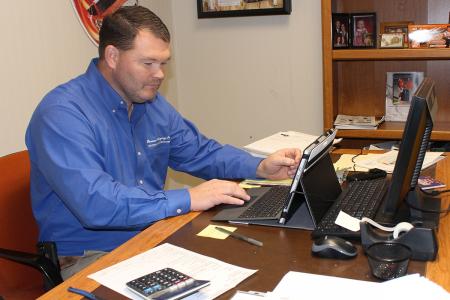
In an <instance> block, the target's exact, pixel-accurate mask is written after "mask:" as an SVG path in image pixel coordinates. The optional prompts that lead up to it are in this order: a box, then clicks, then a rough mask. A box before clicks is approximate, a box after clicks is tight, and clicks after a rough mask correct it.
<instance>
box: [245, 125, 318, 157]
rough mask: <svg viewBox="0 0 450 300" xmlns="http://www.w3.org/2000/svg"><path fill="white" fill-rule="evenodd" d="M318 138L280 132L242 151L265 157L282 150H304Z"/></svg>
mask: <svg viewBox="0 0 450 300" xmlns="http://www.w3.org/2000/svg"><path fill="white" fill-rule="evenodd" d="M318 137H319V136H317V135H311V134H307V133H301V132H296V131H281V132H278V133H275V134H273V135H271V136H269V137H266V138H263V139H261V140H258V141H256V142H253V143H251V144H249V145H247V146H244V149H245V150H247V151H248V152H250V153H252V154H254V155H256V156H267V155H270V154H272V153H274V152H276V151H278V150H280V149H284V148H299V149H301V150H304V149H305V148H306V147H308V146H309V145H310V144H311V143H312V142H314V141H315V140H316V139H317V138H318Z"/></svg>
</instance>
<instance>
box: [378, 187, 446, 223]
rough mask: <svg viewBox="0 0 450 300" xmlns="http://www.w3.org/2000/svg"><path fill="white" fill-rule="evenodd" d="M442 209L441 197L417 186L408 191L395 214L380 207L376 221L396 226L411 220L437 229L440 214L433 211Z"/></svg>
mask: <svg viewBox="0 0 450 300" xmlns="http://www.w3.org/2000/svg"><path fill="white" fill-rule="evenodd" d="M407 203H408V204H410V205H408V204H407ZM383 204H384V203H383ZM383 204H382V205H383ZM415 208H420V209H421V210H425V212H424V211H421V210H418V209H415ZM440 209H441V199H440V198H439V197H431V196H428V195H425V194H424V193H422V192H421V191H420V190H419V187H416V188H415V189H414V190H412V191H410V192H408V194H407V196H406V199H405V200H404V201H401V205H400V207H399V208H398V209H397V211H396V213H395V214H386V213H385V212H383V209H379V210H378V213H377V216H376V218H375V221H377V222H378V223H380V224H382V225H385V226H395V225H397V224H398V223H400V222H410V223H412V224H413V225H418V226H421V227H427V228H433V229H436V230H437V229H438V226H439V217H440V214H439V213H434V212H431V211H439V210H440Z"/></svg>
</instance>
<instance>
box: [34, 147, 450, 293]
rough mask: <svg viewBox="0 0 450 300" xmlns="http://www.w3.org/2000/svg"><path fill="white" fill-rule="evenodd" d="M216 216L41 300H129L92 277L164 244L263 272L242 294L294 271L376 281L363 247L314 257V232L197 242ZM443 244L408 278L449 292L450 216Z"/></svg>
mask: <svg viewBox="0 0 450 300" xmlns="http://www.w3.org/2000/svg"><path fill="white" fill-rule="evenodd" d="M346 152H348V151H346ZM449 174H450V163H448V162H447V159H445V160H443V161H441V162H439V164H438V166H437V168H436V174H435V175H436V177H437V178H439V179H441V180H443V181H445V182H446V183H447V186H450V176H449ZM449 198H450V197H448V196H446V197H443V205H442V206H443V207H447V206H448V204H449V203H450V199H449ZM215 212H216V211H214V210H213V211H209V212H204V213H202V214H199V213H190V214H187V215H184V216H180V217H176V218H171V219H167V220H162V221H160V222H158V223H156V224H155V225H153V226H151V227H149V228H148V229H146V230H145V231H144V232H142V233H141V234H139V235H138V236H136V237H134V238H133V239H131V240H130V241H128V242H126V243H125V244H123V245H122V246H120V247H119V248H117V249H116V250H114V251H112V252H111V253H110V254H108V255H106V256H104V257H103V258H101V259H100V260H99V261H97V262H95V263H94V264H92V265H91V266H89V267H87V268H86V269H84V270H82V271H81V272H80V273H78V274H76V275H75V276H73V277H72V278H70V279H69V280H67V281H65V282H64V283H62V284H61V285H59V286H58V287H56V288H54V289H53V290H51V291H49V292H48V293H46V294H45V295H44V296H42V297H41V298H39V299H80V298H81V297H80V296H77V295H74V294H70V293H68V292H67V291H66V290H67V287H68V286H74V287H78V288H83V289H86V290H88V291H94V290H95V294H97V295H99V296H103V297H105V298H106V299H125V297H124V296H122V295H119V294H117V293H115V292H114V291H111V290H110V289H108V288H106V287H103V286H99V284H98V283H97V282H95V281H93V280H91V279H89V278H87V275H89V274H91V273H93V272H96V271H98V270H101V269H103V268H105V267H108V266H110V265H112V264H115V263H117V262H119V261H122V260H124V259H127V258H129V257H132V256H134V255H136V254H139V253H141V252H143V251H146V250H148V249H150V248H152V247H154V246H156V245H157V244H159V243H161V242H169V243H171V244H174V245H177V246H180V247H183V248H186V249H189V250H192V251H195V252H198V253H201V254H204V255H208V256H211V257H214V258H217V259H220V260H222V261H225V262H227V263H231V264H235V265H238V266H241V267H246V268H251V269H258V270H259V271H258V272H256V273H255V274H254V275H252V276H251V277H249V278H247V279H246V280H244V281H243V282H242V283H241V284H240V285H239V286H238V287H239V289H241V290H258V291H270V290H272V289H273V288H274V287H275V286H276V284H277V283H278V282H279V281H280V279H281V278H282V276H283V275H284V274H285V273H286V272H287V271H289V270H293V271H301V272H308V273H314V274H324V275H333V276H339V277H347V278H354V279H362V280H374V278H373V277H372V276H371V275H370V271H369V266H368V264H367V258H366V256H365V255H364V254H363V253H362V250H361V247H360V246H358V251H359V253H358V256H357V257H356V258H355V259H351V260H332V259H319V258H316V257H313V256H312V255H311V253H310V249H311V243H312V241H311V238H310V232H308V231H304V230H295V229H282V228H270V227H261V226H245V225H239V226H237V227H238V232H239V233H242V234H245V235H248V236H251V237H254V238H256V239H258V240H261V241H263V242H264V246H263V247H257V246H253V245H250V244H248V243H245V242H243V241H240V240H236V239H233V238H231V237H229V238H227V239H226V240H215V239H210V238H203V237H198V236H196V234H197V233H198V232H200V231H201V230H202V229H203V228H204V227H205V226H207V225H208V224H210V221H209V220H210V218H211V216H212V215H214V214H215ZM217 224H219V223H217ZM438 241H439V253H438V258H437V259H436V260H435V261H434V262H428V263H424V262H416V261H413V262H411V264H410V266H409V269H408V273H417V272H418V273H421V274H424V275H426V277H427V278H429V279H431V280H433V281H434V282H437V283H439V284H440V285H441V286H443V287H444V288H446V289H447V290H448V291H450V263H449V261H450V257H449V256H450V217H449V216H448V215H447V216H444V217H443V218H442V219H441V221H440V228H439V232H438ZM233 294H234V290H231V291H228V292H227V293H225V294H223V295H222V296H220V297H219V299H229V298H230V297H231V296H232V295H233Z"/></svg>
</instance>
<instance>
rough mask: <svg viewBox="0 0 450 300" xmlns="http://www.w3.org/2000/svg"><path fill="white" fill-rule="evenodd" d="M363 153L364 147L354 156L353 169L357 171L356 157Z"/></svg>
mask: <svg viewBox="0 0 450 300" xmlns="http://www.w3.org/2000/svg"><path fill="white" fill-rule="evenodd" d="M362 154H363V148H361V149H360V152H359V153H358V154H356V155H355V156H353V157H352V163H353V171H356V161H355V158H357V157H358V156H360V155H362Z"/></svg>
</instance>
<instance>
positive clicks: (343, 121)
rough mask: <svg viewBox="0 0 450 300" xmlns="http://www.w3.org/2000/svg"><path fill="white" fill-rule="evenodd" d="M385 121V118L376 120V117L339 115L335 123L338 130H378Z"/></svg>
mask: <svg viewBox="0 0 450 300" xmlns="http://www.w3.org/2000/svg"><path fill="white" fill-rule="evenodd" d="M383 121H384V116H383V117H381V118H380V119H378V120H377V119H376V118H375V117H374V116H349V115H338V116H337V117H336V120H335V121H334V127H335V128H337V129H377V127H378V125H379V124H381V123H382V122H383Z"/></svg>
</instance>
